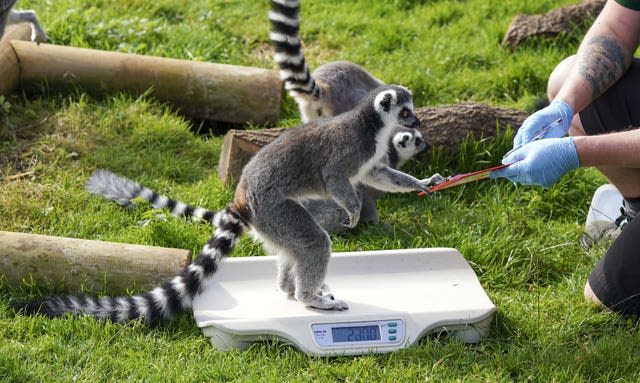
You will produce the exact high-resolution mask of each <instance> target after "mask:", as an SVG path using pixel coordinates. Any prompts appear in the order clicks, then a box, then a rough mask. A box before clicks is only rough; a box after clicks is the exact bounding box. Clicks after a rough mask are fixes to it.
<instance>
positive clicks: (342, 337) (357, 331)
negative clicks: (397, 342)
mask: <svg viewBox="0 0 640 383" xmlns="http://www.w3.org/2000/svg"><path fill="white" fill-rule="evenodd" d="M331 335H332V336H333V341H334V342H338V343H340V342H362V341H367V340H380V327H379V326H355V327H333V328H332V329H331Z"/></svg>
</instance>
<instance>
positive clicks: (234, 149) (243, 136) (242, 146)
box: [218, 128, 284, 184]
mask: <svg viewBox="0 0 640 383" xmlns="http://www.w3.org/2000/svg"><path fill="white" fill-rule="evenodd" d="M283 131H284V129H283V128H274V129H261V130H236V129H232V130H230V131H229V132H227V134H226V135H225V136H224V142H223V143H222V149H221V152H220V161H218V177H219V178H220V179H221V180H222V181H223V182H226V183H228V184H235V182H236V181H237V180H238V177H240V174H241V173H242V168H244V165H246V164H247V162H249V160H250V159H251V157H253V155H254V154H255V153H256V152H257V151H258V150H260V148H262V147H263V146H265V145H266V144H268V143H270V142H271V141H273V140H274V139H275V138H276V137H278V136H279V135H280V133H282V132H283Z"/></svg>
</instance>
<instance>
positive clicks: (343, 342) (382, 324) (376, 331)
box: [311, 318, 405, 348]
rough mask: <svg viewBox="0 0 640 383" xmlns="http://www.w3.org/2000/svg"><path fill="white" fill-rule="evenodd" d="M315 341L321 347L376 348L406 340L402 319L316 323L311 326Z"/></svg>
mask: <svg viewBox="0 0 640 383" xmlns="http://www.w3.org/2000/svg"><path fill="white" fill-rule="evenodd" d="M311 331H312V333H313V339H314V340H315V341H316V343H317V344H318V346H320V347H326V348H331V347H338V346H339V347H354V346H358V347H363V346H366V347H376V346H386V345H397V344H399V343H401V342H402V341H403V340H404V336H405V335H404V334H405V330H404V321H403V320H402V319H399V318H398V319H383V320H375V321H366V322H345V323H316V324H312V325H311Z"/></svg>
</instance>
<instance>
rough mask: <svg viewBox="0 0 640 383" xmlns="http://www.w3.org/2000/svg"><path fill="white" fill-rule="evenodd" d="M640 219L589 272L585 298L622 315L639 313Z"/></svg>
mask: <svg viewBox="0 0 640 383" xmlns="http://www.w3.org/2000/svg"><path fill="white" fill-rule="evenodd" d="M638 248H640V220H638V219H636V220H632V221H631V222H630V223H629V224H628V225H627V226H625V229H624V230H623V231H622V232H621V233H620V236H619V237H618V238H617V239H616V240H615V241H614V242H613V244H612V245H611V247H610V248H609V249H608V250H607V252H606V253H605V255H604V256H603V257H602V258H600V261H599V262H598V264H597V265H596V267H595V268H594V269H593V271H592V272H591V275H589V280H588V282H587V284H586V285H585V290H584V295H585V298H586V299H587V300H589V301H591V302H594V303H596V304H598V305H600V306H603V307H606V308H607V309H609V310H611V311H614V312H619V313H622V314H632V315H640V257H639V256H638V253H637V249H638Z"/></svg>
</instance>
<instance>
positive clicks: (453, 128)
mask: <svg viewBox="0 0 640 383" xmlns="http://www.w3.org/2000/svg"><path fill="white" fill-rule="evenodd" d="M415 113H416V116H418V118H419V119H420V121H421V123H422V124H421V127H420V129H419V130H420V132H421V133H422V136H423V137H424V139H425V140H427V142H429V143H430V144H431V145H432V146H433V147H441V148H443V150H444V151H445V153H447V154H451V155H455V154H456V153H457V151H458V146H459V145H460V142H462V140H463V139H464V138H465V137H466V136H467V135H471V136H472V137H473V138H476V139H479V138H481V137H492V136H494V135H495V133H496V131H497V129H498V128H499V129H500V130H501V131H504V129H506V127H507V126H511V128H512V129H513V130H514V131H516V130H517V128H518V127H520V125H521V124H522V122H523V121H524V119H525V118H526V117H527V113H525V112H523V111H520V110H515V109H506V108H496V107H492V106H489V105H485V104H477V103H464V104H455V105H444V106H438V107H426V108H416V110H415ZM283 130H284V129H282V128H277V129H263V130H249V131H247V130H230V131H229V132H228V133H227V135H226V136H225V139H224V144H223V147H222V152H221V154H220V161H219V163H218V176H219V177H220V179H221V180H223V181H224V182H226V183H228V184H234V183H235V182H236V181H237V180H238V178H239V177H240V174H241V173H242V168H243V167H244V165H245V164H246V163H247V162H248V161H249V159H250V158H251V157H252V156H253V155H254V154H255V153H256V152H257V151H258V150H259V149H260V148H262V147H263V146H264V145H266V144H268V143H269V142H271V141H273V140H274V139H275V138H276V137H278V135H280V133H282V131H283Z"/></svg>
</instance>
